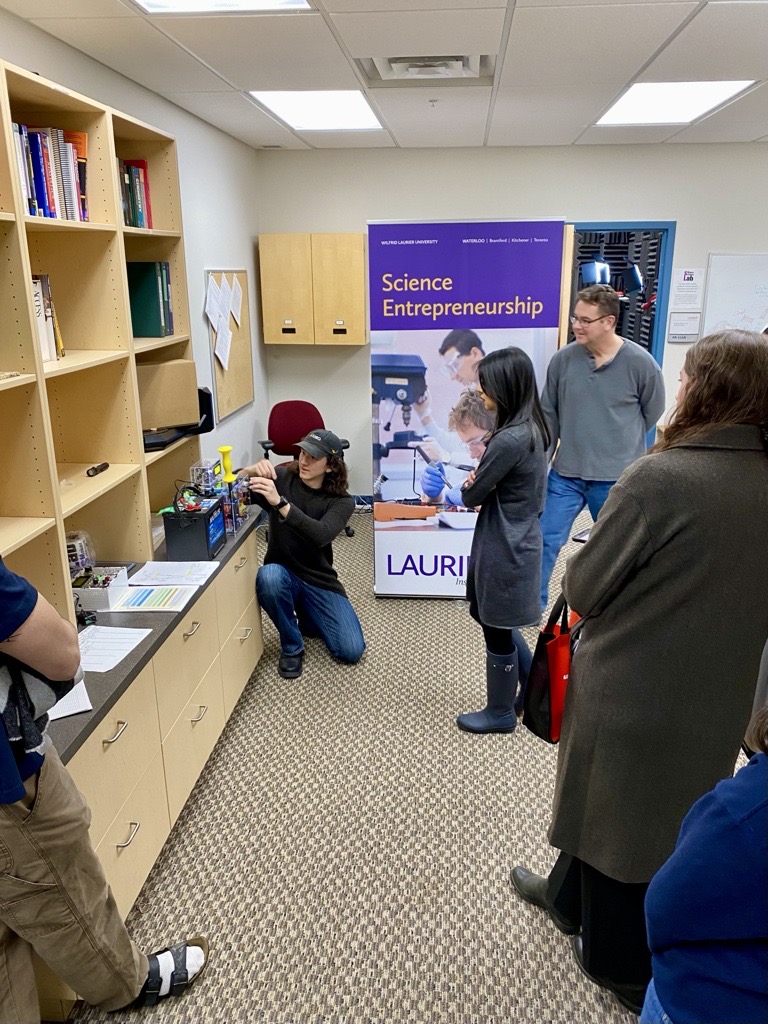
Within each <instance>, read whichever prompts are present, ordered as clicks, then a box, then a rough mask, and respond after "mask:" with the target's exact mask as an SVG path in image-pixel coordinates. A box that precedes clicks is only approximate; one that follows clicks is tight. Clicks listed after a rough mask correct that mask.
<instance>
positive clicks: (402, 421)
mask: <svg viewBox="0 0 768 1024" xmlns="http://www.w3.org/2000/svg"><path fill="white" fill-rule="evenodd" d="M563 229H564V223H563V221H557V220H546V221H492V222H480V221H470V222H467V223H457V222H438V223H421V224H403V223H391V224H369V226H368V253H369V257H368V259H369V294H370V319H371V386H372V392H373V472H374V479H373V495H374V547H375V592H376V594H381V595H391V596H419V597H463V596H464V594H465V581H466V569H467V565H468V563H469V552H470V548H471V545H472V533H473V528H474V523H475V521H476V519H477V515H476V512H475V511H474V510H467V509H465V508H464V507H463V506H462V505H461V504H460V497H459V495H460V487H461V484H462V482H463V481H464V480H465V479H466V476H467V473H468V472H469V471H470V470H471V469H472V468H473V467H474V466H476V465H477V462H478V460H479V458H480V457H481V455H482V452H483V444H482V439H483V438H484V436H485V434H486V432H487V428H488V421H487V417H486V420H485V421H482V416H481V415H478V414H477V412H476V409H477V402H475V401H473V397H472V396H471V392H472V391H473V390H474V388H475V387H476V385H477V371H476V366H477V363H478V362H479V361H480V359H482V357H483V356H484V355H486V354H487V353H489V352H492V351H494V350H496V349H500V348H507V347H508V346H510V345H515V346H517V347H518V348H521V349H523V350H524V351H525V352H527V354H528V355H529V356H530V357H531V360H532V362H533V365H534V369H535V371H536V376H537V380H538V382H539V386H541V385H542V384H543V382H544V378H545V375H546V368H547V364H548V363H549V360H550V359H551V357H552V355H553V354H554V352H555V350H556V348H557V337H558V323H559V316H560V282H561V273H562V256H563ZM468 395H470V397H469V398H468V397H467V396H468ZM457 499H458V503H457Z"/></svg>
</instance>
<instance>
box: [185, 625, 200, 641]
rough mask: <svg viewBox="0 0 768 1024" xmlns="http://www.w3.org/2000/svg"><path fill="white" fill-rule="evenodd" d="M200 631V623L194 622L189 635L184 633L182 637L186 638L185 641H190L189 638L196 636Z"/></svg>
mask: <svg viewBox="0 0 768 1024" xmlns="http://www.w3.org/2000/svg"><path fill="white" fill-rule="evenodd" d="M198 629H200V623H199V622H193V623H192V629H190V631H189V632H188V633H182V634H181V635H182V636H183V637H184V639H185V640H189V638H190V637H191V636H194V635H195V633H196V632H197V631H198Z"/></svg>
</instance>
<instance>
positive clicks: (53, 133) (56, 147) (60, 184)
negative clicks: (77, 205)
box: [45, 128, 72, 220]
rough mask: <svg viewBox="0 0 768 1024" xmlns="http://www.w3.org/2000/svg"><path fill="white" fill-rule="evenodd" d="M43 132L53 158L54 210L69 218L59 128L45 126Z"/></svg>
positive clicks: (63, 217) (70, 217) (60, 215)
mask: <svg viewBox="0 0 768 1024" xmlns="http://www.w3.org/2000/svg"><path fill="white" fill-rule="evenodd" d="M45 134H46V137H47V139H48V150H49V153H50V155H51V157H52V158H53V159H52V166H51V170H52V175H53V178H54V183H53V185H54V188H55V189H56V211H57V213H58V215H59V217H61V218H62V219H64V220H71V219H72V216H71V213H70V206H69V205H68V199H67V195H66V189H65V186H64V160H63V159H62V157H63V154H62V152H61V143H60V141H59V130H58V128H46V129H45ZM62 141H63V134H62Z"/></svg>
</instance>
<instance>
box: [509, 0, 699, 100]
mask: <svg viewBox="0 0 768 1024" xmlns="http://www.w3.org/2000/svg"><path fill="white" fill-rule="evenodd" d="M695 6H696V5H695V3H659V4H645V3H643V4H628V5H611V6H594V7H526V8H519V7H518V8H516V9H515V13H514V16H513V18H512V31H511V33H510V37H509V45H508V47H507V51H506V54H505V56H504V67H503V70H502V75H501V85H502V87H504V88H509V87H512V86H532V85H562V86H565V87H567V88H570V89H573V88H574V87H576V86H579V87H580V86H582V85H586V84H591V83H596V84H599V83H602V82H622V83H624V82H626V81H627V80H628V79H630V78H632V76H633V75H634V74H636V72H637V71H638V70H639V69H640V68H641V67H642V66H643V64H644V63H645V62H646V61H647V60H648V59H649V58H650V57H651V56H652V55H653V54H654V53H655V52H656V50H657V49H658V48H659V47H660V46H661V45H662V44H663V42H664V41H665V40H666V39H667V38H668V37H669V35H670V33H672V32H674V31H675V29H676V28H677V27H678V26H679V25H680V24H681V22H682V21H683V20H684V19H685V18H686V17H687V16H688V14H689V13H690V12H691V11H692V10H694V8H695Z"/></svg>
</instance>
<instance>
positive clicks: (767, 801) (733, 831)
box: [640, 708, 768, 1024]
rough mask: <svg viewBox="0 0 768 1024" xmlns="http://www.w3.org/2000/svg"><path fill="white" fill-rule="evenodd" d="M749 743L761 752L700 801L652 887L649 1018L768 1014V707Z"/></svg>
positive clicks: (673, 1022)
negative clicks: (651, 972)
mask: <svg viewBox="0 0 768 1024" xmlns="http://www.w3.org/2000/svg"><path fill="white" fill-rule="evenodd" d="M747 742H748V743H749V745H750V747H751V748H752V749H754V750H756V751H758V753H756V754H755V756H754V757H753V758H752V759H751V760H750V762H749V764H747V765H745V766H744V767H743V768H742V769H741V770H740V771H738V772H737V773H736V774H735V775H734V776H733V778H731V779H726V780H725V781H723V782H719V783H718V784H717V786H715V788H714V789H713V790H712V791H711V792H709V793H707V794H706V795H705V796H703V797H702V798H701V799H700V800H698V801H697V802H696V803H695V804H694V805H693V807H692V808H691V810H690V811H689V812H688V814H687V815H686V817H685V819H684V820H683V824H682V826H681V828H680V835H679V837H678V840H677V846H676V847H675V852H674V853H673V854H672V856H671V857H670V858H669V860H667V861H666V863H665V864H663V865H662V867H661V868H660V869H659V871H658V872H657V873H656V875H655V876H654V877H653V879H652V881H651V884H650V886H649V887H648V893H647V895H646V900H645V914H646V922H647V926H648V944H649V946H650V948H651V955H652V969H653V980H652V981H651V983H650V985H649V986H648V991H647V993H646V997H645V1003H644V1005H643V1009H642V1012H641V1014H640V1022H641V1024H766V1021H768V757H766V754H768V708H762V709H761V710H760V711H758V712H757V714H756V715H755V716H754V717H753V719H752V723H751V725H750V729H749V730H748V732H747Z"/></svg>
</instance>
